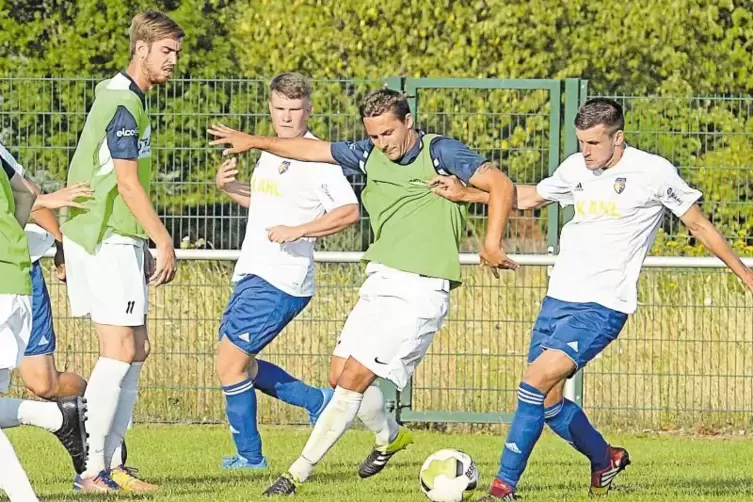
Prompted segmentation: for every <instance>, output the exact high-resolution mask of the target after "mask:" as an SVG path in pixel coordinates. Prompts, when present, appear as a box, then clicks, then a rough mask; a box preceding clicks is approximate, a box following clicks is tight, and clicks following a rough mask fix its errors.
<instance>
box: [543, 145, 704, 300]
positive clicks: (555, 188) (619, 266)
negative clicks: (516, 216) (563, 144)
mask: <svg viewBox="0 0 753 502" xmlns="http://www.w3.org/2000/svg"><path fill="white" fill-rule="evenodd" d="M536 189H537V191H538V193H539V195H540V196H541V197H542V198H544V199H546V200H551V201H556V202H559V203H560V204H561V205H562V206H569V205H574V206H575V216H574V217H573V219H572V220H570V221H569V222H567V223H566V224H565V226H564V228H563V229H562V234H561V236H560V249H559V254H558V256H557V260H556V262H555V265H554V269H553V270H552V275H551V277H550V279H549V290H548V292H547V295H548V296H551V297H552V298H556V299H558V300H562V301H568V302H595V303H598V304H600V305H603V306H605V307H607V308H610V309H612V310H617V311H619V312H624V313H626V314H632V313H633V312H635V310H636V308H637V303H638V293H637V283H638V276H639V275H640V271H641V267H642V265H643V261H644V259H645V258H646V255H647V254H648V252H649V250H650V248H651V246H652V244H653V242H654V238H655V237H656V231H657V230H658V229H659V227H660V226H661V222H662V216H663V214H664V208H665V207H666V208H668V209H669V210H670V211H672V212H673V213H674V214H675V215H676V216H678V217H681V216H682V215H684V214H685V212H686V211H687V210H688V209H689V208H690V207H691V206H692V205H693V204H694V203H695V202H696V201H697V200H698V199H699V198H700V197H701V192H699V191H698V190H695V189H693V188H691V187H689V186H688V184H687V183H685V181H684V180H683V179H682V178H680V176H679V174H678V173H677V169H676V168H675V167H674V166H673V165H672V164H671V163H670V162H669V161H667V160H666V159H664V158H662V157H659V156H658V155H653V154H650V153H647V152H644V151H641V150H638V149H636V148H632V147H627V148H626V149H625V152H624V154H623V156H622V159H620V161H619V162H618V163H617V164H616V165H615V166H613V167H611V168H608V169H603V170H601V169H600V170H597V171H591V170H589V169H588V168H586V163H585V161H584V160H583V155H582V154H580V153H576V154H573V155H571V156H570V157H568V158H567V159H566V160H565V161H564V162H563V163H562V164H561V165H560V166H559V168H557V170H556V171H555V172H554V173H553V174H552V176H551V177H549V178H546V179H544V180H542V181H541V182H540V183H539V184H538V185H537V187H536Z"/></svg>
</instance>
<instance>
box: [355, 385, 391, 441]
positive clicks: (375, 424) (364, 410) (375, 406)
mask: <svg viewBox="0 0 753 502" xmlns="http://www.w3.org/2000/svg"><path fill="white" fill-rule="evenodd" d="M358 418H360V419H361V422H363V424H364V425H365V426H366V427H367V428H368V429H369V430H370V431H371V432H373V433H374V436H375V437H376V445H377V446H387V445H388V444H390V443H391V442H393V441H394V440H395V438H396V437H397V429H398V425H397V422H395V420H394V419H393V418H392V417H391V416H389V415H388V414H387V410H385V409H384V396H383V395H382V391H381V390H380V389H379V387H377V386H376V385H372V386H371V387H369V388H368V389H366V392H364V393H363V401H362V402H361V408H360V409H359V410H358Z"/></svg>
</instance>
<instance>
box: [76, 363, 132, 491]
mask: <svg viewBox="0 0 753 502" xmlns="http://www.w3.org/2000/svg"><path fill="white" fill-rule="evenodd" d="M130 367H131V365H130V364H128V363H124V362H122V361H117V360H115V359H108V358H106V357H100V358H99V359H98V360H97V364H96V365H95V366H94V369H93V370H92V374H91V377H89V384H88V385H87V387H86V393H85V394H84V397H86V402H87V406H88V410H89V411H88V420H87V421H86V430H87V431H88V432H89V456H88V458H87V459H86V471H84V472H83V473H82V474H81V477H82V478H92V477H95V476H96V475H98V474H99V473H100V471H103V470H105V466H106V464H105V440H106V438H107V435H108V434H109V433H110V429H111V428H112V423H113V419H114V418H115V412H116V410H117V408H118V402H119V400H120V385H121V382H122V381H123V378H124V377H125V375H126V373H128V369H129V368H130Z"/></svg>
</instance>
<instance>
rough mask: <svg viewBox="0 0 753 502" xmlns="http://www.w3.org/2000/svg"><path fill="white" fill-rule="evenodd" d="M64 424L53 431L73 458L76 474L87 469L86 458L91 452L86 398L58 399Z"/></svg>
mask: <svg viewBox="0 0 753 502" xmlns="http://www.w3.org/2000/svg"><path fill="white" fill-rule="evenodd" d="M57 405H58V409H59V410H60V414H61V415H63V425H62V426H61V427H60V429H58V430H56V431H55V432H53V434H55V436H56V437H57V438H58V439H59V440H60V442H61V443H62V444H63V446H64V447H65V449H66V450H67V451H68V454H69V455H70V456H71V460H73V469H74V470H75V471H76V474H81V473H82V472H84V471H85V470H86V458H87V456H88V453H89V445H88V443H87V439H88V437H89V434H87V433H86V399H84V398H83V397H78V396H74V397H65V398H62V399H60V400H59V401H57Z"/></svg>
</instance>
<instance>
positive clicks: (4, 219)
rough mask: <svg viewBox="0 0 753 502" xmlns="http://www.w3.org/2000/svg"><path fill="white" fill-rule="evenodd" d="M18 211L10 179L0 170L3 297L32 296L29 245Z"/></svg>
mask: <svg viewBox="0 0 753 502" xmlns="http://www.w3.org/2000/svg"><path fill="white" fill-rule="evenodd" d="M15 209H16V205H15V202H14V200H13V189H12V188H11V186H10V180H9V179H8V177H7V176H6V175H5V173H4V172H2V171H0V294H3V295H30V294H31V276H30V275H29V274H30V273H31V258H30V257H29V244H28V242H27V241H26V233H25V232H24V229H23V228H21V225H20V224H19V223H18V221H17V220H16V217H15V216H14V211H15Z"/></svg>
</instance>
